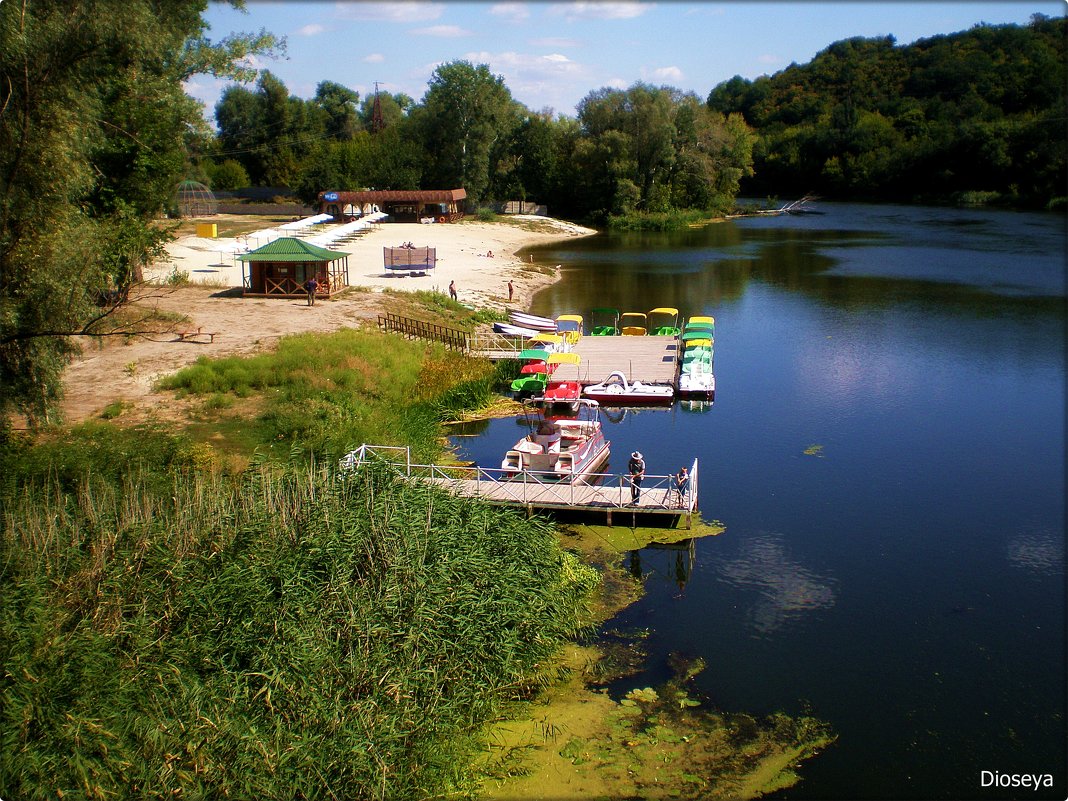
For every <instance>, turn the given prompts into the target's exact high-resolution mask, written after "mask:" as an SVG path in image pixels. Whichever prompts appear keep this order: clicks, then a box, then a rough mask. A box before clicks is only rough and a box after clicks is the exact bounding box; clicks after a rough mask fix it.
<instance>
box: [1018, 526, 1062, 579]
mask: <svg viewBox="0 0 1068 801" xmlns="http://www.w3.org/2000/svg"><path fill="white" fill-rule="evenodd" d="M1006 549H1007V551H1008V556H1009V562H1010V563H1011V564H1012V565H1013V566H1015V567H1018V568H1021V569H1022V570H1026V571H1028V572H1029V573H1034V574H1036V575H1038V576H1055V575H1057V574H1059V573H1063V572H1064V542H1063V541H1062V540H1061V539H1060V538H1059V537H1058V536H1057V535H1055V534H1054V533H1053V532H1052V531H1040V532H1036V533H1032V534H1018V535H1016V536H1015V537H1013V538H1012V539H1011V540H1009V542H1008V544H1007V545H1006Z"/></svg>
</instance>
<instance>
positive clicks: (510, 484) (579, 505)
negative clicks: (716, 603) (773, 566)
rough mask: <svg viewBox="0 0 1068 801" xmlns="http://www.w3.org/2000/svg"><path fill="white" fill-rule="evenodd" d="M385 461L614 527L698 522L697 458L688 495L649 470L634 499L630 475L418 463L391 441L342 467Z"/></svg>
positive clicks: (497, 497) (505, 500) (460, 489)
mask: <svg viewBox="0 0 1068 801" xmlns="http://www.w3.org/2000/svg"><path fill="white" fill-rule="evenodd" d="M372 460H374V461H376V462H379V463H385V464H387V465H389V466H390V467H391V468H392V469H394V470H396V471H397V472H399V473H401V474H402V475H404V476H406V477H409V478H412V479H415V480H419V481H424V482H426V483H429V484H436V485H438V486H440V487H444V488H445V489H447V490H449V491H450V492H453V493H454V494H456V495H462V496H465V497H471V498H481V499H482V500H484V501H486V502H487V503H494V504H501V505H504V506H515V507H519V508H523V509H526V510H527V512H528V513H531V512H533V511H535V510H538V511H553V510H576V511H586V512H592V513H597V514H603V515H604V516H605V520H606V522H607V524H608V525H610V526H612V525H630V526H634V525H636V518H637V515H639V514H642V515H649V514H651V515H672V516H675V517H678V516H685V518H686V527H687V528H692V526H693V513H694V511H695V510H696V509H697V486H698V472H697V467H698V465H697V459H694V460H693V464H692V465H691V467H690V469H689V472H690V481H689V485H688V488H687V491H686V493H685V495H683V496H681V497H680V495H679V493H678V491H677V490H676V489H675V483H674V478H675V477H674V476H657V475H651V474H649V473H647V474H646V475H645V479H644V481H642V491H641V498H640V500H639V501H638V502H637V503H632V502H631V500H630V478H629V476H626V475H619V474H609V473H605V474H602V475H598V476H596V479H597V481H596V483H578V482H575V483H572V482H567V481H548V480H542V479H541V478H540V477H539V476H538V474H536V473H521V474H519V475H518V476H515V477H511V474H510V473H506V472H505V471H504V470H500V469H494V468H486V467H477V466H472V467H466V466H456V465H436V464H430V465H420V464H412V461H411V452H410V451H409V449H408V448H402V447H394V446H385V445H367V444H364V445H361V446H360V447H359V448H357V449H356V450H354V451H352V452H351V453H349V454H348V455H347V456H345V458H344V459H342V460H341V467H342V469H346V470H352V469H356V468H358V467H360V466H361V465H364V464H366V463H368V462H369V461H372Z"/></svg>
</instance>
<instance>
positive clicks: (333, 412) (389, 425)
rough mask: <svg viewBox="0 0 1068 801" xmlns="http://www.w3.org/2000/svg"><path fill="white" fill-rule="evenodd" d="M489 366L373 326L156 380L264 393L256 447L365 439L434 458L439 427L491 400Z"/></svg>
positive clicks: (335, 450)
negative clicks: (387, 332)
mask: <svg viewBox="0 0 1068 801" xmlns="http://www.w3.org/2000/svg"><path fill="white" fill-rule="evenodd" d="M496 383H497V379H496V374H495V372H494V368H493V366H492V365H491V364H490V363H489V362H486V361H481V360H474V359H469V358H467V357H464V356H462V355H460V354H457V353H454V352H452V351H448V350H446V349H444V348H443V347H441V346H439V345H435V344H428V343H424V342H417V341H408V340H405V339H404V338H402V337H399V336H395V335H390V334H385V333H381V332H378V331H374V330H370V329H361V330H356V329H345V330H342V331H338V332H335V333H332V334H318V333H317V334H302V335H297V336H291V337H286V338H285V339H283V340H282V341H281V342H280V343H279V345H278V348H277V349H276V350H275V351H273V352H271V353H264V354H260V355H257V356H253V357H236V356H235V357H230V358H224V359H207V358H202V359H199V360H198V361H197V362H196V364H194V365H192V366H190V367H188V368H185V369H184V370H181V371H180V372H178V373H176V374H175V375H173V376H170V377H169V378H166V379H164V380H162V381H161V382H160V385H159V386H160V388H161V389H170V390H178V392H179V393H180V394H189V395H196V396H208V397H209V398H210V400H209V402H210V404H211V405H212V406H213V408H216V409H219V408H223V407H224V405H225V402H226V401H225V400H224V398H225V397H226V396H227V395H234V396H238V397H247V396H249V395H252V394H259V395H262V396H263V397H264V399H265V404H264V411H263V412H262V414H261V415H260V416H259V417H258V418H257V420H256V421H255V427H256V430H257V432H258V434H257V436H258V439H259V443H260V444H262V445H264V446H267V445H271V444H277V443H299V444H300V445H301V446H302V447H304V448H306V449H307V450H309V451H312V452H317V453H324V454H332V455H339V454H342V453H345V452H347V451H349V450H351V449H353V448H355V447H357V446H359V445H360V444H362V443H364V442H370V443H374V444H378V445H411V446H412V448H413V456H415V458H417V459H420V460H426V461H430V460H432V459H434V458H436V457H437V456H439V455H440V453H441V446H440V444H439V443H438V424H439V423H440V422H441V421H442V420H444V419H451V418H452V417H453V416H454V415H455V414H457V413H458V412H459V411H462V410H464V409H468V408H472V407H477V406H479V405H483V404H486V403H488V402H489V401H490V399H491V398H492V392H493V388H494V386H495V384H496Z"/></svg>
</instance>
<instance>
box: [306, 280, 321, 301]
mask: <svg viewBox="0 0 1068 801" xmlns="http://www.w3.org/2000/svg"><path fill="white" fill-rule="evenodd" d="M317 289H319V282H318V281H316V280H315V276H314V275H313V276H312V277H311V278H309V279H308V280H307V281H305V282H304V291H305V292H307V293H308V305H309V306H314V305H315V292H316V290H317Z"/></svg>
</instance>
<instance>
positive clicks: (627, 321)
mask: <svg viewBox="0 0 1068 801" xmlns="http://www.w3.org/2000/svg"><path fill="white" fill-rule="evenodd" d="M647 324H648V316H647V315H646V314H645V312H623V314H621V315H619V333H620V334H622V335H623V336H625V337H643V336H645V335H646V334H647V333H648V329H647Z"/></svg>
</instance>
